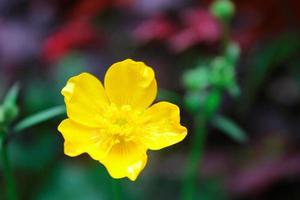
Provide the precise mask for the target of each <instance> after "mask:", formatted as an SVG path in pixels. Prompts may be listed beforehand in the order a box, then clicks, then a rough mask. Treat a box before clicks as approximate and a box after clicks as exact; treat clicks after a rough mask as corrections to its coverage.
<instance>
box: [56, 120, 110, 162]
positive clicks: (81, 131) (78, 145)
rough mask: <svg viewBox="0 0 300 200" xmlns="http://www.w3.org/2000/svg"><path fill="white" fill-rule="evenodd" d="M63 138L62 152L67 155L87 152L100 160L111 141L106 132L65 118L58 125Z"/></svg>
mask: <svg viewBox="0 0 300 200" xmlns="http://www.w3.org/2000/svg"><path fill="white" fill-rule="evenodd" d="M58 130H59V131H60V132H61V134H62V135H63V137H64V139H65V143H64V152H65V154H66V155H68V156H72V157H73V156H78V155H80V154H82V153H89V154H90V155H91V157H92V158H93V159H95V160H100V159H102V158H103V157H105V156H106V154H107V153H108V152H109V151H110V149H111V146H112V143H111V138H110V137H109V135H108V134H105V133H104V134H103V132H102V131H101V130H100V129H96V128H89V127H86V126H83V125H80V124H78V123H76V122H74V121H72V120H70V119H65V120H64V121H62V122H61V123H60V125H59V126H58Z"/></svg>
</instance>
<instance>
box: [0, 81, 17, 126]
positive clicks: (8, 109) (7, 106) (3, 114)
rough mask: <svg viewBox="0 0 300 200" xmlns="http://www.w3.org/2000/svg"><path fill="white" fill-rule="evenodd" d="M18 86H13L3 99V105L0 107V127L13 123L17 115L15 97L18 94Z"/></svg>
mask: <svg viewBox="0 0 300 200" xmlns="http://www.w3.org/2000/svg"><path fill="white" fill-rule="evenodd" d="M19 89H20V88H19V85H18V84H15V85H13V86H12V87H11V88H10V89H9V91H8V92H7V94H6V96H5V97H4V100H3V104H2V105H1V106H0V125H1V124H2V125H1V126H3V127H5V126H7V125H8V124H10V123H11V122H12V121H14V120H15V119H16V118H17V116H18V113H19V108H18V105H17V97H18V94H19Z"/></svg>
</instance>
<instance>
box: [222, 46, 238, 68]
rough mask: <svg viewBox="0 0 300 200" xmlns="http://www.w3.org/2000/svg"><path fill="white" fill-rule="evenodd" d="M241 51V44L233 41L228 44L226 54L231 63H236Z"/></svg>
mask: <svg viewBox="0 0 300 200" xmlns="http://www.w3.org/2000/svg"><path fill="white" fill-rule="evenodd" d="M240 53H241V50H240V47H239V45H238V44H236V43H234V42H231V43H229V45H228V46H227V48H226V50H225V55H224V56H225V58H226V59H227V60H228V61H229V62H230V63H231V64H233V65H235V64H236V62H237V60H238V59H239V57H240Z"/></svg>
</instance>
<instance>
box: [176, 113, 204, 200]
mask: <svg viewBox="0 0 300 200" xmlns="http://www.w3.org/2000/svg"><path fill="white" fill-rule="evenodd" d="M194 127H195V131H194V134H195V135H194V138H193V140H192V147H191V150H190V152H189V155H188V160H187V165H186V166H187V168H186V177H185V180H184V183H183V184H184V185H183V194H182V195H183V196H182V199H184V200H193V199H197V198H196V192H197V180H198V171H199V166H200V161H201V159H202V154H203V146H204V140H205V135H206V117H205V115H204V114H198V115H196V116H195V118H194Z"/></svg>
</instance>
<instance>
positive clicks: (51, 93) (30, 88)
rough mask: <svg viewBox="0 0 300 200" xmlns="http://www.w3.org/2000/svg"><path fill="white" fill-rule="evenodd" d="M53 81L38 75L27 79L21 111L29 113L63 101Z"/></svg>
mask: <svg viewBox="0 0 300 200" xmlns="http://www.w3.org/2000/svg"><path fill="white" fill-rule="evenodd" d="M53 82H54V81H50V80H42V79H40V77H39V78H37V79H33V80H31V81H29V82H28V85H27V87H25V88H24V92H23V104H24V106H23V107H22V112H23V113H25V114H31V113H35V112H39V111H40V110H44V109H47V108H49V107H53V106H55V105H59V104H61V103H63V98H62V96H61V94H60V89H57V88H55V87H54V86H55V84H54V83H53ZM37 86H38V87H37Z"/></svg>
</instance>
